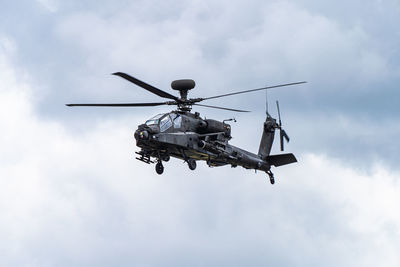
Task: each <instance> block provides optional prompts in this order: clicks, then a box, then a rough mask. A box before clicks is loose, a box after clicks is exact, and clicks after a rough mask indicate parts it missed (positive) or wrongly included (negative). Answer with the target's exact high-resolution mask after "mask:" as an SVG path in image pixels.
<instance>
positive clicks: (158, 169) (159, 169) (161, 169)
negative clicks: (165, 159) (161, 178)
mask: <svg viewBox="0 0 400 267" xmlns="http://www.w3.org/2000/svg"><path fill="white" fill-rule="evenodd" d="M156 172H157V174H162V173H163V172H164V166H163V165H162V163H161V161H159V162H157V164H156Z"/></svg>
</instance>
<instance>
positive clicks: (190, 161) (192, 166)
mask: <svg viewBox="0 0 400 267" xmlns="http://www.w3.org/2000/svg"><path fill="white" fill-rule="evenodd" d="M187 163H188V166H189V169H191V170H192V171H194V170H195V169H196V166H197V165H196V161H195V160H194V159H188V161H187Z"/></svg>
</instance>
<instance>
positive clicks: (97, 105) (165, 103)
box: [65, 102, 169, 107]
mask: <svg viewBox="0 0 400 267" xmlns="http://www.w3.org/2000/svg"><path fill="white" fill-rule="evenodd" d="M168 104H169V102H158V103H115V104H65V105H66V106H68V107H153V106H161V105H168Z"/></svg>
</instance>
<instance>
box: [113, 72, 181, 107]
mask: <svg viewBox="0 0 400 267" xmlns="http://www.w3.org/2000/svg"><path fill="white" fill-rule="evenodd" d="M113 75H116V76H119V77H121V78H124V79H125V80H128V81H130V82H132V83H134V84H136V85H137V86H140V87H142V88H143V89H146V90H147V91H149V92H152V93H153V94H156V95H158V96H161V97H164V98H169V99H173V100H175V101H179V98H177V97H176V96H173V95H171V94H169V93H167V92H164V91H163V90H161V89H158V88H156V87H154V86H152V85H150V84H147V83H145V82H142V81H141V80H138V79H136V78H135V77H132V76H130V75H129V74H126V73H123V72H115V73H113Z"/></svg>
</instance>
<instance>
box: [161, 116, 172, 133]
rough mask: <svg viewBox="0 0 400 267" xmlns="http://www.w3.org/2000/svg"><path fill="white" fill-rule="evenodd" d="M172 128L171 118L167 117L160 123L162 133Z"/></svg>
mask: <svg viewBox="0 0 400 267" xmlns="http://www.w3.org/2000/svg"><path fill="white" fill-rule="evenodd" d="M171 126H172V120H171V117H170V116H168V115H167V116H165V117H164V118H162V119H161V121H160V131H161V132H164V131H166V130H167V129H168V128H169V127H171Z"/></svg>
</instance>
